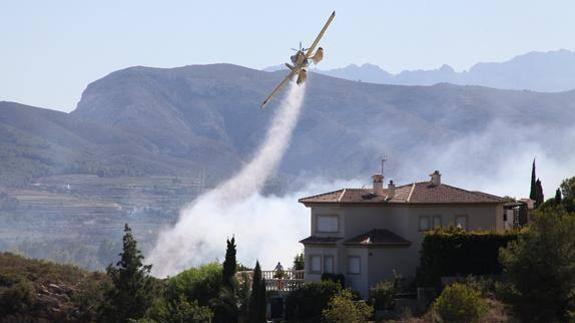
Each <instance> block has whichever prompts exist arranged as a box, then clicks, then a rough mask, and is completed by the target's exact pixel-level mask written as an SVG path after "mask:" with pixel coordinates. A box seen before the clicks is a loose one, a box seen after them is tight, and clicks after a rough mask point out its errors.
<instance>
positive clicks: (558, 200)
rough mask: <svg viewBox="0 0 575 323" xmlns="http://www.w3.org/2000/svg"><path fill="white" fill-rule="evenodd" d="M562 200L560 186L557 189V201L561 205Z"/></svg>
mask: <svg viewBox="0 0 575 323" xmlns="http://www.w3.org/2000/svg"><path fill="white" fill-rule="evenodd" d="M561 200H562V196H561V189H560V188H558V189H557V190H556V191H555V203H556V204H558V205H559V204H561Z"/></svg>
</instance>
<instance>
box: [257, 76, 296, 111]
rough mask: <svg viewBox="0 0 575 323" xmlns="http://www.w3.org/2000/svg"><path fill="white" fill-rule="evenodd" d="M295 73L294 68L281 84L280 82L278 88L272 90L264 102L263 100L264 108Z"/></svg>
mask: <svg viewBox="0 0 575 323" xmlns="http://www.w3.org/2000/svg"><path fill="white" fill-rule="evenodd" d="M294 75H295V72H294V71H293V70H292V71H290V73H289V74H288V75H287V76H286V77H285V78H284V79H283V81H281V82H280V84H278V86H276V88H275V89H274V90H273V91H272V93H271V94H270V95H269V96H268V97H267V98H266V99H265V100H264V102H262V106H261V107H262V109H263V108H265V106H266V104H268V102H269V101H270V100H271V98H272V97H273V96H274V95H276V93H277V92H278V91H279V90H281V88H282V87H284V86H285V85H286V83H287V82H288V81H289V80H290V79H291V78H293V77H294Z"/></svg>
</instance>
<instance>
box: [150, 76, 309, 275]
mask: <svg viewBox="0 0 575 323" xmlns="http://www.w3.org/2000/svg"><path fill="white" fill-rule="evenodd" d="M304 93H305V85H302V86H298V85H296V84H295V83H292V84H291V85H290V88H289V90H288V92H287V95H286V97H285V98H284V99H283V101H282V103H281V105H280V107H279V109H278V111H277V112H276V115H275V116H274V118H273V120H272V125H271V127H270V128H269V129H268V132H267V134H266V139H265V141H264V143H263V144H262V146H261V148H260V149H259V151H258V152H257V153H256V155H255V156H254V158H253V159H252V161H251V162H250V163H248V164H247V165H245V166H244V167H243V168H242V169H241V170H240V171H239V173H237V174H236V175H235V176H233V177H232V178H231V179H229V180H228V181H226V182H224V183H223V184H221V185H220V186H219V187H217V188H216V189H214V190H212V191H210V192H208V193H206V194H204V195H202V196H200V197H199V198H198V199H196V200H195V201H194V202H192V204H191V205H190V206H188V207H187V208H185V209H184V210H182V211H181V213H180V219H179V220H178V222H177V223H176V225H175V226H174V227H173V228H172V229H168V230H165V231H163V232H161V233H160V235H159V237H158V243H157V245H156V246H155V248H154V249H153V250H152V253H151V255H150V257H149V262H150V263H152V264H153V265H154V267H153V272H154V274H155V275H156V276H160V277H163V276H167V275H173V274H175V273H177V272H178V271H181V270H183V269H185V268H187V267H190V266H195V265H199V264H202V263H205V262H208V261H212V260H216V259H217V258H218V256H219V255H221V254H222V252H223V250H225V239H226V238H229V237H231V236H236V239H237V241H238V249H239V254H240V261H242V260H244V261H249V262H251V261H253V260H254V259H259V260H260V261H261V262H262V264H263V265H264V266H271V265H272V262H273V261H275V259H274V260H271V259H270V257H272V258H273V257H282V256H284V257H285V256H286V255H290V257H293V255H295V253H296V252H297V249H296V247H297V241H298V239H297V236H298V234H299V232H301V228H303V227H304V226H303V225H301V224H302V223H304V222H302V221H305V220H306V219H305V217H302V216H297V215H296V214H295V213H298V212H297V211H295V210H294V209H297V208H299V206H298V205H297V203H291V205H287V206H286V205H282V207H278V203H281V202H280V201H281V200H280V199H274V198H268V199H262V197H261V196H260V194H259V192H260V190H261V188H262V186H263V185H264V184H265V181H266V179H267V178H268V177H269V176H270V175H271V174H272V172H273V171H274V170H275V169H276V168H277V166H278V164H279V162H280V161H281V158H282V156H283V154H284V152H285V150H286V149H287V147H288V145H289V142H290V139H291V134H292V132H293V129H294V127H295V125H296V122H297V120H298V116H299V113H300V110H301V107H302V104H303V97H304ZM294 199H295V197H294ZM291 201H294V200H291ZM291 211H294V212H293V213H292V212H291ZM290 213H292V214H290ZM299 213H301V212H299ZM298 228H300V229H298ZM254 238H255V239H254ZM286 242H287V243H289V244H291V245H294V249H293V250H291V253H290V252H288V251H287V250H283V248H282V247H281V246H283V245H285V243H286ZM242 250H244V251H247V250H249V251H250V253H251V254H250V255H249V256H248V255H245V254H244V256H243V257H242V256H241V255H242ZM254 252H255V254H254ZM264 258H265V259H264ZM280 260H284V262H285V261H286V260H285V259H280ZM246 265H252V264H251V263H246Z"/></svg>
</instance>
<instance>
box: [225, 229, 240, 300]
mask: <svg viewBox="0 0 575 323" xmlns="http://www.w3.org/2000/svg"><path fill="white" fill-rule="evenodd" d="M226 244H227V248H226V258H225V260H224V269H223V279H224V286H225V287H227V288H229V289H230V290H231V291H235V290H236V282H235V278H236V277H235V276H236V269H237V266H238V264H237V262H236V240H235V238H234V237H232V239H231V240H230V239H228V240H227V241H226Z"/></svg>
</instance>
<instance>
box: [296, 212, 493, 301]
mask: <svg viewBox="0 0 575 323" xmlns="http://www.w3.org/2000/svg"><path fill="white" fill-rule="evenodd" d="M311 214H312V219H311V234H312V235H314V236H319V237H328V236H329V237H342V238H343V239H342V240H341V241H340V242H339V243H338V244H337V245H336V246H332V247H318V246H313V247H310V246H306V248H305V250H304V252H305V255H306V260H307V259H308V256H309V255H311V254H331V255H333V256H334V263H335V266H334V270H335V273H343V274H345V275H346V281H347V283H348V285H349V286H350V287H352V288H353V289H355V290H357V291H358V292H360V293H361V294H362V296H365V297H367V293H368V290H369V287H370V286H373V285H374V284H376V283H377V282H379V281H381V280H385V279H392V278H393V270H394V269H395V270H396V271H397V273H398V274H400V275H402V276H403V277H405V278H406V279H408V280H409V279H412V278H414V276H415V271H416V268H417V266H418V264H419V250H420V247H421V242H422V240H423V236H424V233H423V232H420V231H419V218H420V216H429V217H430V219H431V218H432V216H434V215H441V217H442V224H443V226H444V227H447V226H453V225H455V218H456V216H458V215H465V216H466V217H467V225H468V229H469V230H495V231H499V232H501V231H503V230H504V223H503V206H502V205H494V204H474V205H466V204H457V205H409V206H408V205H397V204H394V205H374V206H313V207H312V208H311ZM318 215H333V216H337V217H338V221H339V224H338V232H335V233H324V232H318V231H317V216H318ZM372 229H387V230H389V231H392V232H394V233H396V234H398V235H400V236H401V237H403V238H405V239H407V240H409V241H411V242H412V245H411V246H409V247H385V248H375V247H373V248H368V247H357V248H356V247H349V246H344V245H343V244H342V243H343V241H345V240H347V239H350V238H352V237H355V236H357V235H359V234H362V233H365V232H367V231H369V230H372ZM349 255H358V256H360V257H361V261H362V271H361V274H360V275H348V274H347V257H348V256H349ZM320 277H321V274H311V273H308V272H306V280H312V281H314V280H319V279H320Z"/></svg>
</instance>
